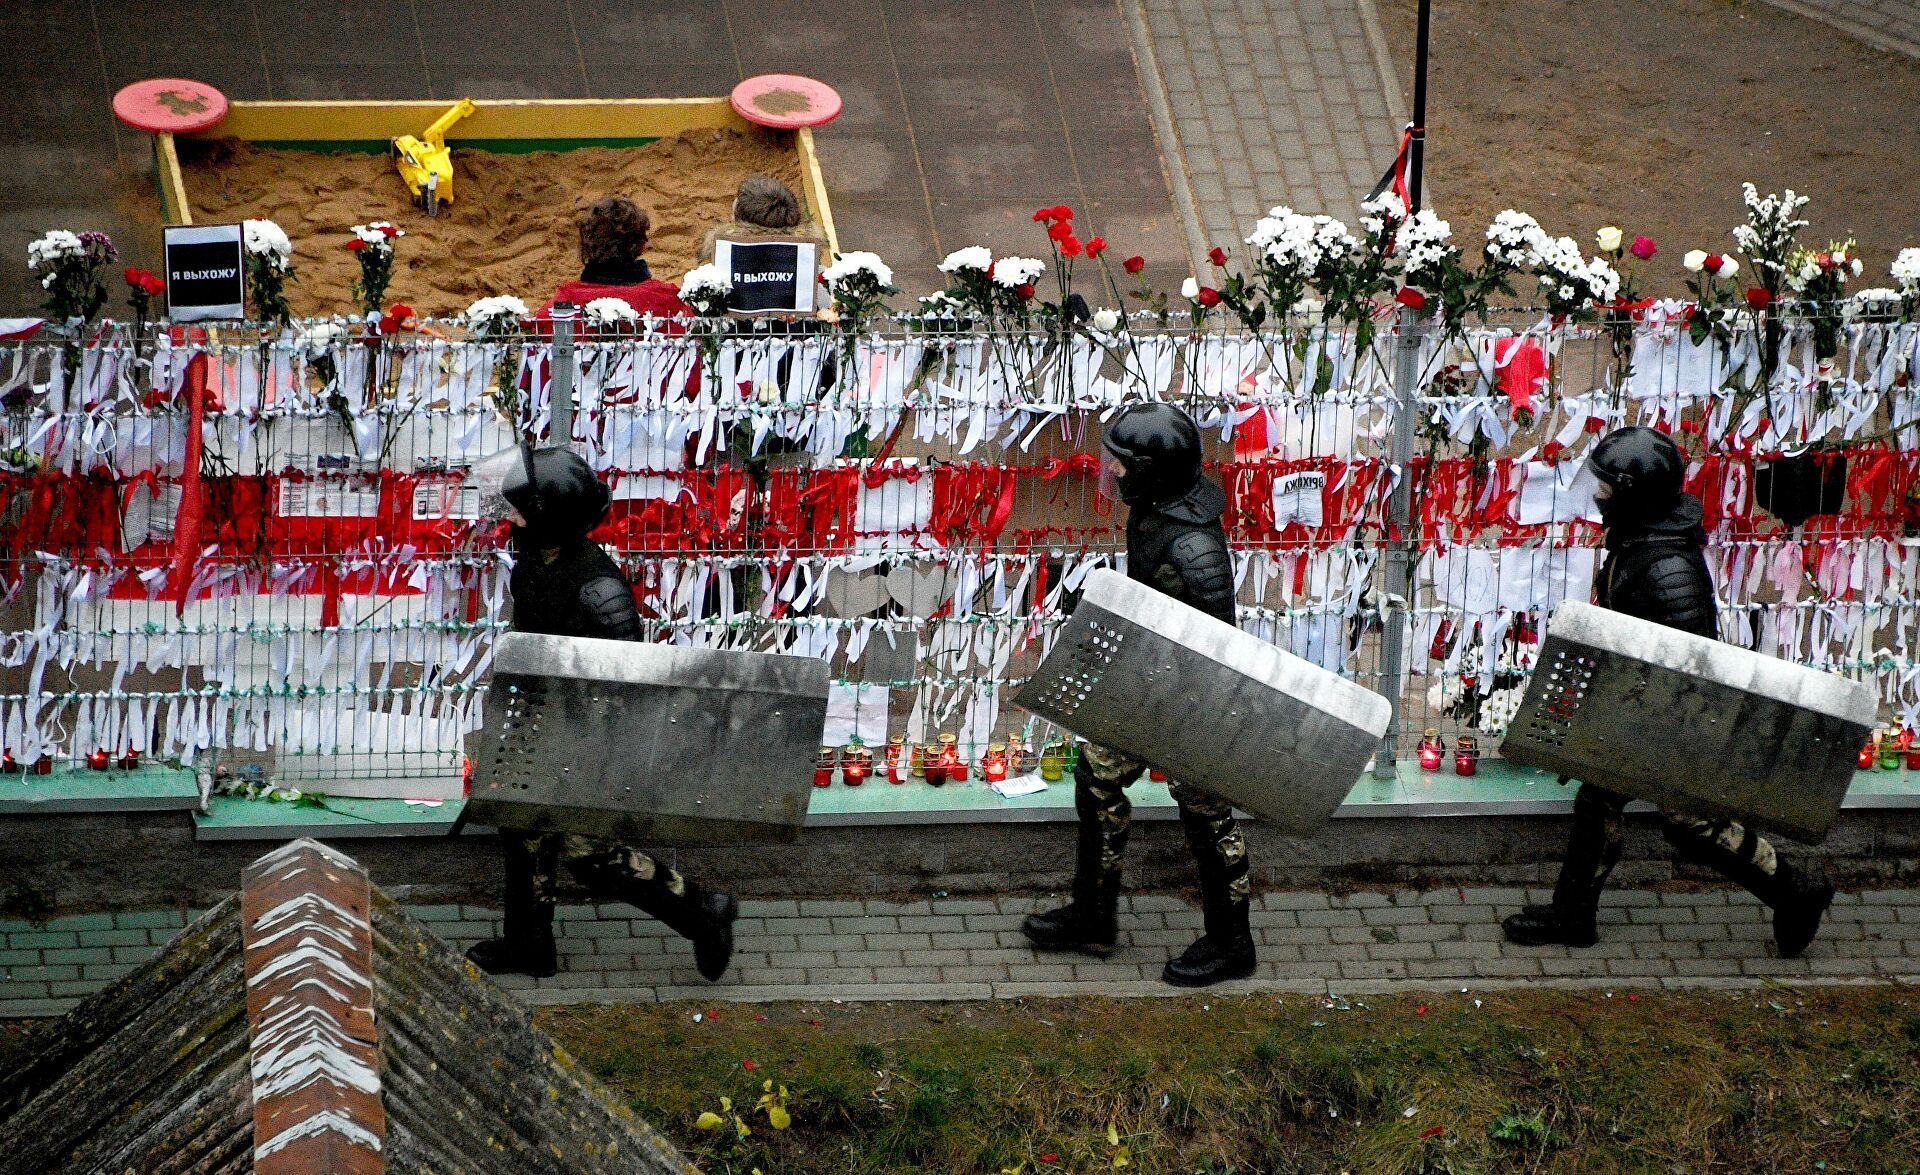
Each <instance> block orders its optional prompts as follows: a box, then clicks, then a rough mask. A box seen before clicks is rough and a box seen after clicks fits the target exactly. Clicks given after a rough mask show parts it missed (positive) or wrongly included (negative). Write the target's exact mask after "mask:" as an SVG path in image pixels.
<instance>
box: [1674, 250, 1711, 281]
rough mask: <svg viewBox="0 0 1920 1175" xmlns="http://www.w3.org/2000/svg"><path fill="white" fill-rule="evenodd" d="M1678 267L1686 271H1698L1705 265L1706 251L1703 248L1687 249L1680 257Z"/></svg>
mask: <svg viewBox="0 0 1920 1175" xmlns="http://www.w3.org/2000/svg"><path fill="white" fill-rule="evenodd" d="M1680 267H1681V268H1682V269H1684V270H1686V271H1687V272H1688V273H1699V272H1700V271H1701V270H1703V269H1705V268H1706V267H1707V251H1706V250H1705V249H1688V250H1687V255H1686V256H1685V257H1682V258H1681V259H1680ZM1715 276H1718V275H1715Z"/></svg>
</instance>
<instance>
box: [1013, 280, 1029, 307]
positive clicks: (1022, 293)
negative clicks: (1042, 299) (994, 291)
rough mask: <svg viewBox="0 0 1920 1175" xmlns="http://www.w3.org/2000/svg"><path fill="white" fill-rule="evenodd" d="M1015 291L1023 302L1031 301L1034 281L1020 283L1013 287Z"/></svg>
mask: <svg viewBox="0 0 1920 1175" xmlns="http://www.w3.org/2000/svg"><path fill="white" fill-rule="evenodd" d="M1013 292H1014V295H1015V296H1016V297H1018V298H1019V299H1020V300H1021V301H1022V302H1030V301H1032V300H1033V283H1032V282H1022V283H1021V284H1020V285H1017V286H1015V287H1013Z"/></svg>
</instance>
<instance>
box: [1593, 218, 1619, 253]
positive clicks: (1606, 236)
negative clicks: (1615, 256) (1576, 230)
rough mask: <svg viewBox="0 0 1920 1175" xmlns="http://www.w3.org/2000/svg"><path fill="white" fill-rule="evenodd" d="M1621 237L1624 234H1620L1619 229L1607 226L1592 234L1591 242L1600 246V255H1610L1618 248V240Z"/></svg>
mask: <svg viewBox="0 0 1920 1175" xmlns="http://www.w3.org/2000/svg"><path fill="white" fill-rule="evenodd" d="M1623 236H1625V234H1624V233H1622V232H1621V231H1620V230H1619V228H1617V227H1616V226H1614V225H1611V224H1609V225H1606V226H1604V227H1602V228H1601V230H1600V231H1599V232H1597V233H1595V234H1593V240H1594V243H1595V244H1597V245H1599V246H1600V251H1601V252H1602V253H1611V252H1613V251H1614V250H1615V249H1618V248H1619V247H1620V239H1621V238H1622V237H1623Z"/></svg>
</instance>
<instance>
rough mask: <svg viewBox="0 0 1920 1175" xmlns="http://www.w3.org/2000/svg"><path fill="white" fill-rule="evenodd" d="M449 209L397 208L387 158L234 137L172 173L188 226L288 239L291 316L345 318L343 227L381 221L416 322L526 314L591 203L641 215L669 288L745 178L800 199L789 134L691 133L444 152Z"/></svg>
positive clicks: (565, 257) (186, 151) (191, 156)
mask: <svg viewBox="0 0 1920 1175" xmlns="http://www.w3.org/2000/svg"><path fill="white" fill-rule="evenodd" d="M453 166H454V182H455V185H456V186H455V194H456V196H457V200H456V202H455V203H454V204H453V205H451V206H450V207H449V206H444V205H443V206H442V208H441V210H440V215H439V216H437V217H430V216H428V215H427V214H426V213H424V212H422V211H420V210H419V209H418V208H416V207H414V205H413V204H412V202H411V201H410V200H409V199H408V197H407V189H406V185H405V184H403V183H401V182H400V176H399V174H398V173H397V172H396V171H395V170H394V168H393V163H392V161H391V160H390V159H389V158H388V157H387V156H386V155H363V154H362V155H356V154H344V153H343V154H322V153H320V152H315V151H281V150H271V149H265V148H260V147H255V146H252V145H250V144H248V143H244V142H240V141H237V140H232V139H225V140H218V141H214V142H206V143H200V142H193V141H183V142H182V155H181V160H180V168H181V171H182V173H183V176H184V178H185V180H186V187H187V195H188V199H189V200H190V201H191V203H192V205H193V217H194V220H195V221H197V222H200V223H204V224H221V223H228V224H230V223H233V222H235V221H238V220H241V219H244V218H247V217H265V218H267V219H269V220H273V221H276V222H278V223H279V225H280V227H281V228H283V229H285V230H286V231H287V235H288V236H289V237H291V238H292V239H293V246H294V267H295V270H296V279H295V282H294V284H293V286H292V289H291V300H292V303H293V308H294V311H295V313H298V314H329V313H344V312H350V311H351V310H352V309H353V307H352V302H351V294H350V292H349V291H350V289H351V287H352V284H353V279H354V278H355V277H356V276H358V274H359V263H358V262H357V261H355V260H354V257H353V254H351V253H349V252H348V251H347V249H346V243H347V241H349V240H351V239H352V234H351V233H350V232H348V228H349V227H350V226H352V225H355V224H365V223H366V222H368V221H372V220H390V221H392V222H393V223H395V224H397V225H399V226H400V227H401V228H403V229H405V230H406V233H407V235H406V237H405V238H404V239H403V240H401V241H400V242H399V258H398V261H397V263H396V265H395V267H394V277H393V285H392V286H391V287H390V288H389V290H388V293H387V301H388V303H389V304H391V303H394V302H404V303H406V304H407V305H409V306H412V307H413V308H414V309H415V310H417V311H419V312H420V313H422V314H450V313H455V312H458V311H460V310H464V309H466V307H467V304H468V303H469V302H471V301H473V300H474V299H475V298H483V297H487V296H490V295H494V294H515V295H518V296H519V297H521V298H524V299H526V301H527V303H528V305H531V306H537V305H538V304H539V303H541V302H543V301H545V300H546V299H547V297H548V296H549V295H551V294H552V293H553V290H554V287H555V286H557V285H559V284H560V283H561V282H563V281H567V280H570V279H572V278H575V277H578V276H579V274H580V253H579V230H578V229H577V228H576V226H575V220H576V218H577V217H578V215H579V214H580V213H581V212H582V211H584V210H585V209H586V208H587V207H589V206H590V205H591V204H592V203H593V202H594V201H595V200H598V199H600V198H601V197H603V196H626V197H627V198H628V199H631V200H633V201H634V202H635V203H637V204H639V205H640V206H641V207H642V208H645V209H646V210H647V211H648V212H649V213H651V214H652V216H653V236H652V240H651V242H650V244H649V245H648V247H647V262H648V264H649V265H651V266H652V267H653V274H654V276H655V277H657V278H661V279H662V280H665V281H678V280H679V279H680V276H681V275H682V274H684V273H686V272H687V270H689V269H691V268H692V267H693V266H694V264H695V254H696V253H697V252H698V251H699V248H700V240H701V238H702V237H703V236H704V235H705V234H706V231H707V230H708V229H709V228H711V227H713V226H714V225H716V224H719V223H722V222H724V221H726V220H729V219H731V215H732V211H733V196H734V190H735V188H736V187H738V185H739V183H740V181H741V180H742V179H744V178H746V177H747V176H750V175H755V174H763V175H771V176H774V177H776V178H778V179H780V180H783V181H785V182H786V183H787V184H788V186H790V187H792V188H793V189H794V191H795V192H799V191H800V156H799V154H798V152H797V150H796V149H795V147H794V146H793V140H792V136H791V135H783V134H779V133H777V132H760V131H754V132H750V133H743V132H739V131H730V130H696V131H686V132H683V133H681V134H677V135H671V136H668V137H666V138H663V139H659V140H656V141H655V142H652V143H648V144H647V145H646V146H643V147H583V148H580V149H579V150H576V151H558V152H556V151H536V152H531V153H528V154H524V155H508V154H496V153H494V152H489V151H468V150H456V151H455V152H454V153H453Z"/></svg>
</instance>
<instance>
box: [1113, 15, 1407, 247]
mask: <svg viewBox="0 0 1920 1175" xmlns="http://www.w3.org/2000/svg"><path fill="white" fill-rule="evenodd" d="M1121 7H1122V10H1123V11H1125V12H1126V14H1127V16H1128V25H1129V28H1130V30H1131V32H1132V36H1133V40H1134V50H1135V56H1136V59H1137V61H1138V64H1139V65H1140V72H1141V75H1142V76H1141V81H1142V83H1143V84H1144V85H1145V88H1146V90H1147V93H1148V102H1149V107H1150V109H1151V110H1152V112H1153V114H1154V116H1155V123H1156V125H1157V127H1158V130H1159V133H1160V136H1161V138H1162V140H1163V144H1162V145H1163V147H1164V148H1166V149H1167V152H1168V156H1169V160H1170V166H1169V168H1168V170H1169V172H1170V173H1171V175H1172V178H1173V180H1174V188H1175V193H1174V194H1175V201H1176V204H1178V205H1180V206H1181V211H1182V213H1183V217H1184V218H1185V219H1186V220H1187V222H1188V223H1187V229H1188V235H1189V237H1191V238H1193V241H1192V244H1193V246H1194V248H1193V252H1194V258H1195V262H1194V264H1195V267H1196V270H1197V271H1198V272H1201V273H1204V272H1206V269H1205V260H1204V258H1205V254H1206V250H1207V248H1208V247H1209V246H1211V245H1222V246H1236V245H1238V244H1239V243H1240V241H1241V239H1242V238H1244V237H1245V236H1246V235H1247V233H1248V232H1249V231H1251V229H1252V228H1253V224H1254V221H1256V220H1258V219H1259V218H1260V217H1261V216H1262V215H1263V214H1265V212H1266V210H1267V209H1268V208H1271V207H1272V206H1274V205H1275V204H1288V205H1291V206H1292V207H1294V208H1296V209H1298V210H1300V211H1302V212H1326V213H1329V214H1331V215H1334V216H1338V217H1341V218H1342V219H1345V220H1347V221H1348V222H1349V223H1351V222H1352V221H1353V219H1354V218H1355V217H1356V216H1357V215H1358V212H1359V205H1360V200H1361V199H1362V198H1363V197H1364V196H1365V195H1366V193H1367V191H1368V190H1369V189H1371V188H1372V187H1373V185H1374V183H1375V182H1376V181H1378V179H1379V178H1380V173H1381V172H1382V171H1384V170H1385V169H1386V166H1387V164H1388V163H1389V162H1390V161H1391V160H1392V158H1393V153H1394V150H1395V148H1396V147H1398V145H1399V142H1400V131H1401V128H1402V126H1403V125H1404V118H1405V115H1404V113H1403V112H1402V109H1401V107H1402V105H1403V104H1402V101H1401V96H1400V93H1399V90H1398V82H1397V81H1395V80H1394V75H1393V72H1392V66H1391V63H1390V62H1389V61H1388V60H1387V57H1386V43H1385V39H1384V38H1383V37H1382V36H1381V33H1380V30H1379V21H1378V19H1377V18H1376V17H1375V14H1374V11H1373V6H1372V0H1121ZM1156 82H1158V83H1159V84H1158V85H1156ZM1168 139H1171V140H1172V141H1171V142H1170V143H1169V142H1167V141H1166V140H1168ZM1183 179H1184V180H1185V181H1186V183H1185V184H1183V183H1182V182H1181V181H1182V180H1183ZM1183 188H1184V189H1185V190H1184V191H1183V190H1182V189H1183Z"/></svg>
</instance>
